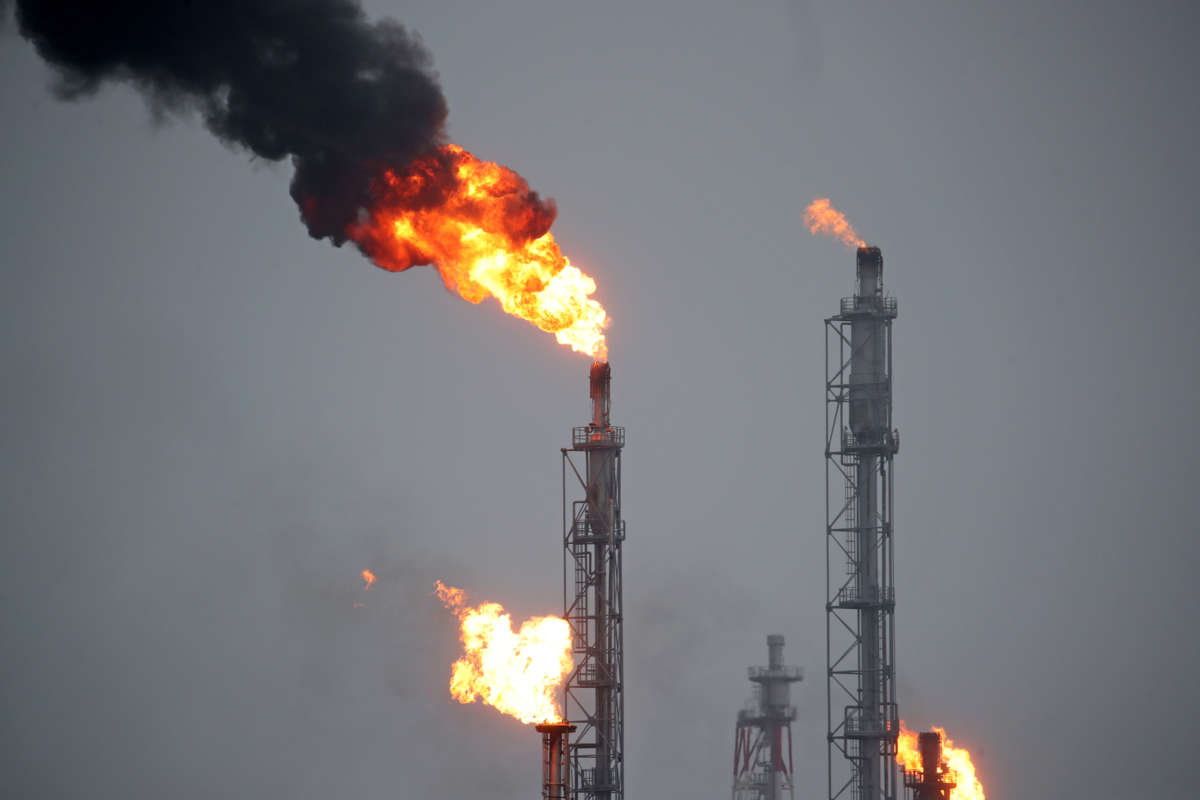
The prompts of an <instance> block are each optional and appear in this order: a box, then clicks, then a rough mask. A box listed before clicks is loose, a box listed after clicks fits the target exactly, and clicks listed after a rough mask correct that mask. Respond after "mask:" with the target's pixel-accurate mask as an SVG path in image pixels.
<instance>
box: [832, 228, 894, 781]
mask: <svg viewBox="0 0 1200 800" xmlns="http://www.w3.org/2000/svg"><path fill="white" fill-rule="evenodd" d="M882 269H883V258H882V256H881V255H880V252H879V250H878V248H865V247H864V248H859V250H858V284H859V285H858V291H857V293H856V294H855V295H854V296H853V297H847V298H843V299H842V303H841V309H840V310H841V313H839V314H838V315H837V316H835V317H830V318H829V319H827V320H825V520H826V522H825V572H826V605H825V609H826V625H825V635H826V667H827V671H826V675H827V688H826V702H827V706H826V714H827V720H828V728H827V730H828V762H829V763H828V770H829V773H828V774H829V787H828V788H829V798H830V800H836V798H842V797H845V798H850V800H895V798H896V794H897V781H896V766H895V759H894V756H895V753H896V739H897V736H898V734H899V722H898V713H897V708H896V691H895V667H894V664H895V650H896V648H895V609H896V602H895V592H894V589H893V560H892V506H893V502H892V480H893V470H892V462H893V459H894V457H895V455H896V452H897V450H898V449H899V435H898V433H897V431H896V429H895V428H894V427H893V426H892V321H893V320H894V319H895V318H896V310H897V309H896V301H895V299H894V298H891V297H884V295H883V286H882V280H881V278H882Z"/></svg>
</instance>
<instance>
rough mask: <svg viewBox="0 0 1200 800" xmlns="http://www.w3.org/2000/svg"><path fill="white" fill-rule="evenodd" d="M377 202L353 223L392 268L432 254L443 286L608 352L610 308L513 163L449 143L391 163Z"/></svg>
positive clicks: (360, 239)
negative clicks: (561, 241) (400, 164)
mask: <svg viewBox="0 0 1200 800" xmlns="http://www.w3.org/2000/svg"><path fill="white" fill-rule="evenodd" d="M371 193H372V204H371V207H370V208H368V209H366V210H365V211H364V214H363V217H362V219H360V220H359V221H358V222H356V223H353V224H351V225H350V227H349V228H348V230H347V231H346V233H347V235H348V236H349V237H350V238H351V239H353V240H354V241H355V242H356V243H357V244H358V246H359V248H360V249H362V251H363V252H364V253H366V254H367V255H368V256H369V257H370V258H371V259H372V260H373V261H374V262H375V263H376V264H377V265H379V266H380V267H382V268H383V269H386V270H392V271H400V270H405V269H408V268H409V267H411V266H413V265H415V264H433V265H434V266H435V267H436V268H437V270H438V272H439V273H440V274H441V276H442V281H443V282H444V283H445V284H446V288H448V289H451V290H453V291H455V292H457V293H458V294H459V295H460V296H462V297H463V298H464V299H466V300H469V301H470V302H472V303H479V302H481V301H482V300H483V299H484V298H487V297H494V298H496V300H498V301H499V303H500V307H501V308H503V309H504V311H505V312H506V313H508V314H512V315H513V316H515V317H520V318H521V319H524V320H526V321H528V322H531V323H533V324H534V325H536V326H537V327H539V328H541V329H542V330H544V331H547V332H549V333H553V334H554V336H555V338H556V339H557V340H558V341H559V343H561V344H565V345H567V346H568V347H570V348H571V349H572V350H574V351H576V352H578V353H585V354H587V355H589V356H592V357H593V358H600V359H603V358H604V357H605V356H606V354H607V352H608V350H607V346H606V343H605V340H604V328H605V327H607V325H608V315H607V313H606V312H605V310H604V307H603V306H601V305H600V303H599V302H598V301H596V300H595V299H593V298H592V297H591V295H592V294H593V293H594V292H595V291H596V282H595V280H593V279H592V278H591V277H589V276H588V275H586V274H584V273H583V272H582V271H581V270H580V269H579V268H578V267H576V266H575V265H573V264H572V263H571V260H570V259H569V258H567V257H566V256H565V255H563V252H562V250H561V249H559V246H558V243H557V242H556V241H555V240H554V235H553V234H552V233H550V226H551V225H552V224H553V222H554V217H555V214H556V211H555V206H554V202H553V201H552V200H542V198H541V197H539V196H538V194H537V192H534V191H533V190H531V189H530V188H529V184H528V183H526V182H525V179H524V178H522V177H521V176H520V175H518V174H517V173H516V172H514V171H512V170H511V169H509V168H508V167H505V166H502V165H500V164H495V163H492V162H490V161H482V160H480V159H478V158H476V157H475V156H473V155H472V154H471V153H468V152H467V151H466V150H464V149H463V148H461V147H459V146H457V145H453V144H447V145H442V146H441V147H438V148H436V149H435V150H434V151H432V152H430V153H427V154H426V155H423V156H421V157H419V158H417V159H416V160H414V161H413V162H412V163H410V164H408V165H407V166H405V167H404V168H403V169H387V170H384V171H383V172H382V174H381V175H380V176H379V178H378V179H377V180H376V181H375V183H374V185H373V187H372V192H371Z"/></svg>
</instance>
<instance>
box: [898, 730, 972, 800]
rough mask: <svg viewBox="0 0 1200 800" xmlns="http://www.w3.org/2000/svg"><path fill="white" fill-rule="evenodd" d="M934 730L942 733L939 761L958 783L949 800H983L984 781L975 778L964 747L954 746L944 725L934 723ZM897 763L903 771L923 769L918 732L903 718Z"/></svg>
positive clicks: (968, 754)
mask: <svg viewBox="0 0 1200 800" xmlns="http://www.w3.org/2000/svg"><path fill="white" fill-rule="evenodd" d="M933 730H935V731H937V732H938V733H939V734H941V737H942V762H943V763H944V764H945V765H946V766H947V767H949V769H950V770H951V771H953V772H954V775H955V780H956V783H957V784H958V785H957V786H955V787H954V788H953V789H951V790H950V800H986V798H985V797H984V794H983V784H982V783H980V782H979V779H978V778H977V777H975V765H974V764H973V763H972V762H971V754H970V753H969V752H968V751H967V750H966V749H964V748H961V747H955V746H954V742H953V741H951V739H950V737H949V736H947V735H946V729H945V728H939V727H938V726H937V725H934V726H933ZM896 762H897V763H899V764H900V765H901V766H902V767H903V768H904V769H905V770H919V769H922V765H921V751H920V749H919V748H918V747H917V734H916V732H915V731H910V730H909V729H908V728H907V727H906V726H905V724H904V722H903V720H902V721H901V722H900V738H899V741H898V742H897V745H896Z"/></svg>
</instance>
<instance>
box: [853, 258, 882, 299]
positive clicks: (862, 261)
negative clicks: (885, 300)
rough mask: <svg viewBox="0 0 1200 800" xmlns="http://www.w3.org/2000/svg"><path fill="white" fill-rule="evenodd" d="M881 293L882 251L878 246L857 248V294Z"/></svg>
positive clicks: (860, 295)
mask: <svg viewBox="0 0 1200 800" xmlns="http://www.w3.org/2000/svg"><path fill="white" fill-rule="evenodd" d="M882 294H883V253H882V252H881V251H880V249H879V248H878V247H860V248H858V296H859V297H864V298H865V297H875V296H877V295H882Z"/></svg>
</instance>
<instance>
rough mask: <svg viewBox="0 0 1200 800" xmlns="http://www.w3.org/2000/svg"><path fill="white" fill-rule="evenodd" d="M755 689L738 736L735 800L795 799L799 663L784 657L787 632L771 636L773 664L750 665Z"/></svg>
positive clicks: (770, 661) (769, 658)
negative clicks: (794, 731) (794, 743)
mask: <svg viewBox="0 0 1200 800" xmlns="http://www.w3.org/2000/svg"><path fill="white" fill-rule="evenodd" d="M749 677H750V682H751V683H753V684H754V695H753V697H752V698H751V701H750V703H749V704H748V705H747V707H746V708H744V709H742V710H741V711H739V712H738V717H737V731H736V733H735V734H734V739H733V800H795V797H796V790H795V786H796V782H795V778H794V770H793V766H794V765H793V763H792V720H794V719H795V718H796V708H795V706H793V705H792V698H791V685H792V684H793V683H795V682H796V681H799V680H802V679H803V677H804V674H803V672H802V671H801V670H800V668H799V667H789V666H786V665H785V664H784V663H783V637H782V636H780V635H779V634H771V635H770V636H768V637H767V666H765V667H750V669H749Z"/></svg>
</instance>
